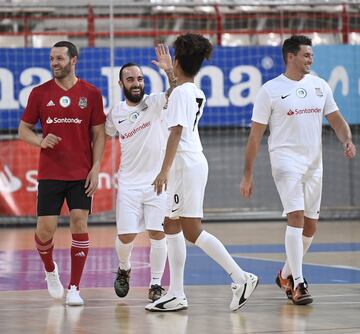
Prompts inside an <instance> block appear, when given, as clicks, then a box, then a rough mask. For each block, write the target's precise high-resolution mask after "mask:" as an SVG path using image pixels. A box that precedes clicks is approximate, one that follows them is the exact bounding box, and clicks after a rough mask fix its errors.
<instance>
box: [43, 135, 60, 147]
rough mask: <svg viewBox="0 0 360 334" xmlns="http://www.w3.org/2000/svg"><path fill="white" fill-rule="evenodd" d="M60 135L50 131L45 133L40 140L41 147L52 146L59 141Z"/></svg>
mask: <svg viewBox="0 0 360 334" xmlns="http://www.w3.org/2000/svg"><path fill="white" fill-rule="evenodd" d="M61 140H62V139H61V137H58V136H55V135H53V134H52V133H49V134H47V135H46V137H45V138H43V139H42V140H41V142H40V147H41V148H54V147H55V145H56V144H58V143H60V141H61Z"/></svg>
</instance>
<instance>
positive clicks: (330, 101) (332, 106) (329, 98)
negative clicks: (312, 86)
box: [323, 80, 339, 116]
mask: <svg viewBox="0 0 360 334" xmlns="http://www.w3.org/2000/svg"><path fill="white" fill-rule="evenodd" d="M323 81H324V90H325V94H326V100H325V105H324V115H325V116H327V115H329V114H331V113H333V112H335V111H337V110H339V107H338V105H337V104H336V102H335V99H334V95H333V92H332V90H331V88H330V86H329V84H328V83H327V82H326V81H325V80H323Z"/></svg>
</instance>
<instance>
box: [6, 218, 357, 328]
mask: <svg viewBox="0 0 360 334" xmlns="http://www.w3.org/2000/svg"><path fill="white" fill-rule="evenodd" d="M205 228H206V229H207V230H208V231H209V232H211V233H214V234H215V235H216V236H218V237H219V239H221V240H222V241H223V242H224V243H225V244H226V246H227V248H228V250H229V251H230V253H231V254H232V256H233V257H234V258H235V259H236V261H237V262H238V263H239V264H240V265H241V266H242V267H243V268H244V269H245V270H247V271H251V272H254V273H256V274H257V275H259V277H260V284H259V286H258V288H257V289H256V290H255V293H254V295H253V297H252V298H251V299H250V300H249V302H248V303H247V304H246V305H245V306H244V307H243V308H241V309H240V310H238V311H237V312H234V313H232V312H230V311H229V310H228V306H229V303H230V299H231V290H230V285H229V284H230V279H229V278H228V277H227V275H226V273H225V272H224V271H223V270H222V269H221V268H220V267H218V266H217V265H216V264H215V263H214V262H213V261H212V260H211V259H209V258H208V257H207V256H206V255H205V254H204V253H203V252H202V251H201V250H199V249H197V248H196V247H193V246H190V245H189V247H188V256H187V262H186V272H185V284H186V290H185V291H186V294H187V297H188V301H189V309H188V310H185V311H180V312H173V313H166V314H165V313H150V312H147V311H145V310H144V306H145V304H147V302H148V301H147V300H146V296H147V281H148V277H149V261H148V241H147V238H146V237H145V236H143V235H141V236H139V237H138V239H137V242H136V247H135V249H134V252H133V261H132V263H133V268H132V277H131V286H132V287H131V289H130V292H129V295H128V296H127V297H126V298H124V299H119V298H118V297H117V296H116V295H115V293H114V291H113V288H112V284H113V280H114V277H115V271H116V269H117V260H116V255H115V253H114V249H113V244H114V236H115V227H114V226H94V227H91V229H90V238H91V249H90V252H89V257H88V262H87V264H86V267H85V271H84V275H83V280H82V286H81V294H82V296H83V298H84V300H85V306H84V307H66V306H64V301H62V302H55V301H53V300H52V299H51V298H50V297H49V295H48V293H47V290H45V289H46V285H45V284H46V283H45V281H44V274H43V271H42V264H41V262H40V259H39V257H38V254H37V253H36V252H35V251H34V242H33V233H34V232H33V228H18V229H15V228H3V229H0V333H1V334H17V333H26V334H32V333H34V334H35V333H36V334H39V333H47V334H60V333H61V334H67V333H82V334H83V333H86V334H87V333H106V334H107V333H121V334H125V333H137V334H142V333H176V334H185V333H197V334H198V333H207V334H215V333H216V334H219V333H296V334H301V333H360V222H351V221H342V222H325V221H321V222H320V223H319V227H318V233H317V236H316V238H315V240H314V243H313V245H312V246H311V248H310V251H309V253H308V254H307V255H306V257H305V265H304V274H305V277H306V278H307V280H308V282H309V284H310V292H311V294H312V295H313V298H314V303H313V304H311V305H308V306H295V305H293V304H292V303H291V302H290V301H287V300H286V297H285V295H284V294H283V293H282V292H281V291H280V290H279V289H278V288H277V287H276V286H275V284H274V279H275V276H276V273H277V271H278V270H279V269H280V268H281V265H282V261H283V259H284V247H283V236H284V228H285V223H284V222H280V223H272V222H266V223H260V222H249V223H222V224H217V223H208V224H205ZM69 245H70V232H69V230H68V229H67V228H59V229H58V231H57V234H56V238H55V247H56V251H55V260H56V261H57V263H58V265H59V268H60V270H61V279H62V281H63V283H64V285H66V284H67V282H68V278H69V268H70V263H69V250H68V248H69ZM168 280H169V272H168V268H166V272H165V275H164V280H163V281H164V282H165V284H167V283H168Z"/></svg>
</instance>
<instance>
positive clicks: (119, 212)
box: [116, 186, 167, 234]
mask: <svg viewBox="0 0 360 334" xmlns="http://www.w3.org/2000/svg"><path fill="white" fill-rule="evenodd" d="M166 208H167V194H166V193H165V192H164V193H162V194H161V195H160V196H158V195H157V194H156V192H155V191H154V187H153V186H147V187H145V188H138V189H128V188H124V187H120V186H119V189H118V193H117V199H116V228H117V232H118V234H128V233H140V232H143V231H145V230H153V231H164V227H163V223H164V217H165V214H166Z"/></svg>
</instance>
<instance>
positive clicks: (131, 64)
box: [119, 62, 141, 81]
mask: <svg viewBox="0 0 360 334" xmlns="http://www.w3.org/2000/svg"><path fill="white" fill-rule="evenodd" d="M132 66H136V67H138V68H140V66H139V65H138V64H135V63H131V62H130V63H126V64H124V65H123V66H122V67H121V68H120V71H119V80H120V81H121V78H122V74H123V71H124V70H125V68H127V67H132ZM140 70H141V68H140Z"/></svg>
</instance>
